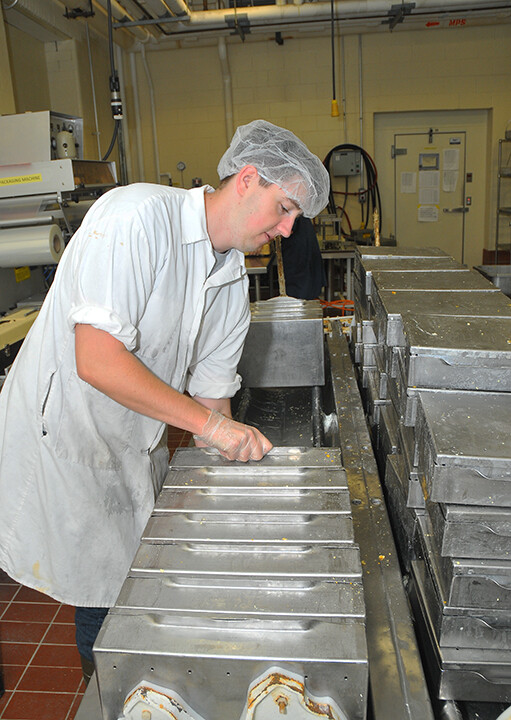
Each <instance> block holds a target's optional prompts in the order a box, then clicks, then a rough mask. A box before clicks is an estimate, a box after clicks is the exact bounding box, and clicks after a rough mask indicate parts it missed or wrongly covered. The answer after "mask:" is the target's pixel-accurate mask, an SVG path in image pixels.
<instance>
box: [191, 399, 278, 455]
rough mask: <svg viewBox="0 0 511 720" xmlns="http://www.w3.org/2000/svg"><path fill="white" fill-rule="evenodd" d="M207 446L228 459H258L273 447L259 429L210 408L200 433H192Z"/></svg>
mask: <svg viewBox="0 0 511 720" xmlns="http://www.w3.org/2000/svg"><path fill="white" fill-rule="evenodd" d="M193 437H194V440H200V441H201V442H203V443H205V445H207V446H208V447H214V448H216V449H217V450H219V452H220V454H221V455H223V456H224V457H226V458H227V459H228V460H240V461H241V462H247V460H260V459H261V458H262V457H263V456H264V455H266V453H267V452H268V451H269V450H271V448H272V447H273V446H272V444H271V442H270V441H269V440H268V438H266V437H265V436H264V435H263V434H262V433H261V432H259V430H257V429H256V428H254V427H251V426H250V425H243V423H239V422H236V421H235V420H231V419H230V418H228V417H226V416H225V415H222V414H221V413H219V412H218V411H217V410H212V411H211V414H210V416H209V418H208V419H207V421H206V422H205V424H204V427H203V428H202V431H201V433H200V435H194V436H193Z"/></svg>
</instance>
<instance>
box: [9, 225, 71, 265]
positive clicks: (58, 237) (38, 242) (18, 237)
mask: <svg viewBox="0 0 511 720" xmlns="http://www.w3.org/2000/svg"><path fill="white" fill-rule="evenodd" d="M63 252H64V239H63V237H62V232H61V230H60V228H59V226H58V225H35V226H27V227H19V228H11V229H9V228H6V229H4V230H0V267H20V266H21V265H52V264H55V263H58V261H59V260H60V258H61V256H62V253H63Z"/></svg>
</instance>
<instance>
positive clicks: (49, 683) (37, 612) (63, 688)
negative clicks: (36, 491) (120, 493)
mask: <svg viewBox="0 0 511 720" xmlns="http://www.w3.org/2000/svg"><path fill="white" fill-rule="evenodd" d="M190 438H191V435H190V433H187V432H184V431H183V430H178V429H177V428H170V427H169V443H168V444H169V449H170V453H171V455H172V453H173V452H174V450H175V449H176V448H177V447H186V446H187V445H188V444H189V442H190ZM74 635H75V626H74V608H73V607H71V606H69V605H63V604H62V603H59V602H56V601H55V600H52V598H50V597H48V596H47V595H43V594H41V593H39V592H36V591H35V590H31V589H29V588H26V587H23V586H21V585H19V584H18V583H16V582H14V580H11V578H9V577H8V576H7V575H6V574H5V573H4V572H3V571H2V570H0V668H1V672H2V675H3V682H4V686H5V694H4V695H3V697H2V698H0V718H2V720H72V719H73V718H74V717H75V714H76V712H77V709H78V706H79V705H80V702H81V699H82V695H83V693H84V691H85V685H84V683H83V680H82V670H81V665H80V658H79V655H78V650H77V649H76V645H75V639H74Z"/></svg>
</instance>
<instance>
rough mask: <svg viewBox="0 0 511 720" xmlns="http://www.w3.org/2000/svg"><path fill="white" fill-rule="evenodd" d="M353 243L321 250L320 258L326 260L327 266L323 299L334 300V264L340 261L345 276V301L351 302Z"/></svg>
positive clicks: (354, 250)
mask: <svg viewBox="0 0 511 720" xmlns="http://www.w3.org/2000/svg"><path fill="white" fill-rule="evenodd" d="M355 252H356V245H355V243H336V246H335V247H332V249H329V248H327V247H324V246H323V247H322V248H321V257H322V258H323V260H326V265H327V286H326V289H325V299H326V300H328V301H330V300H333V299H334V262H335V260H342V262H343V270H344V272H345V274H346V299H347V300H353V281H352V273H353V259H354V257H355Z"/></svg>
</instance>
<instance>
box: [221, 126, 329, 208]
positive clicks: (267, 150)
mask: <svg viewBox="0 0 511 720" xmlns="http://www.w3.org/2000/svg"><path fill="white" fill-rule="evenodd" d="M245 165H253V166H254V167H255V168H256V169H257V172H258V173H259V175H260V176H261V177H262V178H263V179H264V180H267V181H268V182H270V183H275V185H278V186H279V187H280V188H282V190H284V192H285V193H286V195H287V196H288V197H289V198H290V199H291V200H294V201H295V202H296V203H297V204H298V205H299V207H300V209H301V210H302V212H303V214H304V215H305V216H306V217H311V218H312V217H315V216H316V215H317V214H318V213H319V212H321V210H323V208H324V207H325V206H326V204H327V202H328V193H329V189H330V176H329V174H328V171H327V169H326V168H325V166H324V165H323V163H322V162H321V160H320V159H319V158H318V157H316V155H313V153H311V151H310V150H309V149H308V148H307V146H306V145H305V144H304V143H303V142H302V141H301V140H300V139H299V138H297V137H296V135H294V134H293V133H292V132H291V131H290V130H286V129H285V128H281V127H278V126H277V125H272V123H270V122H267V121H266V120H254V121H253V122H251V123H248V125H241V126H240V127H239V128H238V129H237V130H236V132H235V133H234V135H233V138H232V140H231V144H230V145H229V148H228V149H227V150H226V151H225V153H224V154H223V156H222V158H221V159H220V162H219V163H218V168H217V170H218V175H219V176H220V180H223V179H224V178H226V177H230V176H231V175H234V174H236V173H237V172H239V171H240V170H241V169H242V168H243V167H245Z"/></svg>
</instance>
